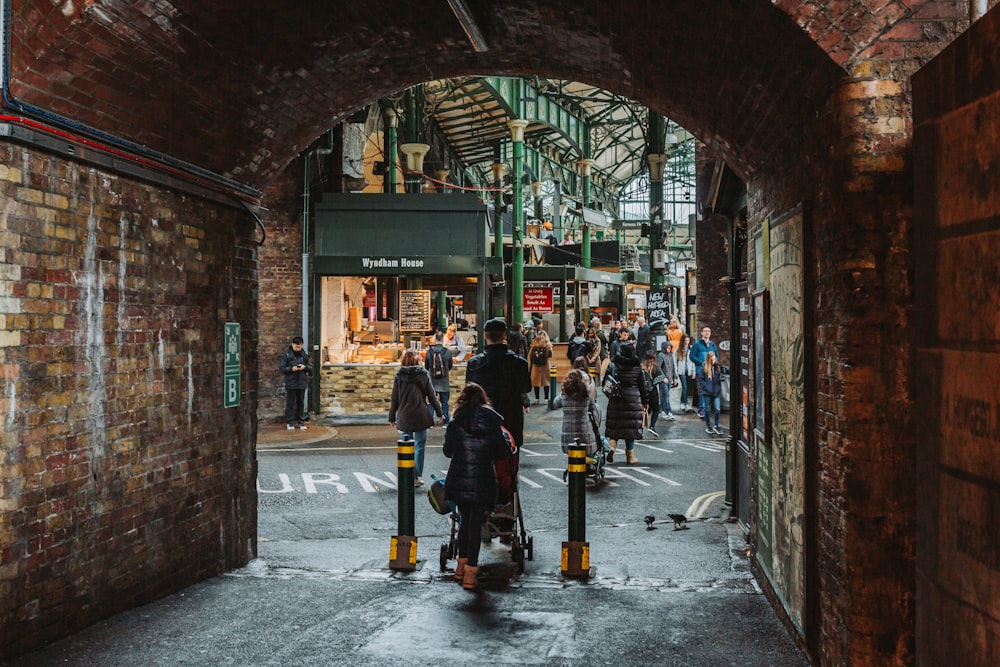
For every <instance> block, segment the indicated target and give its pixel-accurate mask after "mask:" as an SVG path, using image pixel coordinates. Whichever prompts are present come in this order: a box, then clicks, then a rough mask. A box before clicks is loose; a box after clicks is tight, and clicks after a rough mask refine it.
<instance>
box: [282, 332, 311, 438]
mask: <svg viewBox="0 0 1000 667" xmlns="http://www.w3.org/2000/svg"><path fill="white" fill-rule="evenodd" d="M302 343H303V341H302V336H295V337H294V338H292V342H291V344H290V345H289V346H288V349H287V350H285V353H284V354H282V355H281V359H280V360H279V361H278V370H280V371H281V373H282V375H284V376H285V424H286V428H287V429H288V430H289V431H293V430H295V425H296V424H298V426H299V429H301V430H303V431H305V430H306V423H305V421H306V405H305V403H306V389H308V388H309V377H310V376H311V375H312V360H311V359H310V358H309V353H307V352H306V351H305V350H303V349H302Z"/></svg>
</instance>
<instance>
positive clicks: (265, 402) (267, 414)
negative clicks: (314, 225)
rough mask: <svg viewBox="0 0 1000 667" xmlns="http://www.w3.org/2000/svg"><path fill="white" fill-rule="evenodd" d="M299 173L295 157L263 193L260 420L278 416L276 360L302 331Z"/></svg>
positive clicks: (280, 387)
mask: <svg viewBox="0 0 1000 667" xmlns="http://www.w3.org/2000/svg"><path fill="white" fill-rule="evenodd" d="M302 171H303V170H302V160H296V161H295V162H293V163H292V164H291V165H289V167H288V168H287V169H286V170H285V171H284V172H283V173H282V174H281V176H280V177H279V178H278V179H277V180H276V181H275V182H274V183H273V184H272V185H271V187H270V188H268V190H267V192H266V193H265V196H264V207H265V208H267V213H266V214H265V215H264V218H263V224H264V229H265V231H266V232H267V237H266V240H265V241H264V245H262V246H261V247H260V250H259V256H260V269H259V271H260V299H259V311H260V320H259V325H260V343H259V352H260V360H261V365H260V378H261V383H260V389H259V391H260V399H259V403H258V405H259V407H258V411H257V415H258V417H259V418H260V419H261V420H264V421H270V420H280V419H283V416H284V412H285V388H284V387H285V384H284V379H283V377H282V375H281V373H280V372H278V359H279V358H280V357H281V355H282V354H283V353H284V352H285V350H286V349H287V348H288V345H289V343H290V342H291V339H292V336H298V335H303V334H302ZM316 196H319V195H318V193H316ZM309 338H311V336H310V337H309Z"/></svg>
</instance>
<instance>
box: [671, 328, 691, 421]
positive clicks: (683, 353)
mask: <svg viewBox="0 0 1000 667" xmlns="http://www.w3.org/2000/svg"><path fill="white" fill-rule="evenodd" d="M690 349H691V336H689V335H687V334H684V335H683V336H681V342H680V345H678V346H677V350H676V352H675V355H674V356H675V357H676V360H677V381H678V384H680V387H681V412H691V410H692V409H693V408H692V407H691V405H690V404H689V403H688V394H690V395H691V398H692V399H693V398H694V394H695V387H694V379H695V371H694V364H693V363H692V362H691V359H690V358H689V355H688V351H689V350H690Z"/></svg>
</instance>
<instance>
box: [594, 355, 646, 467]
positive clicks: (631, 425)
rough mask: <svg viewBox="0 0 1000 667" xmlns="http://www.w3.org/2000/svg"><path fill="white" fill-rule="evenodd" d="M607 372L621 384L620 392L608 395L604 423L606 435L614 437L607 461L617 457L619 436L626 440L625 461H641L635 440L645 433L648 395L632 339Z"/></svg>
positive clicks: (620, 438)
mask: <svg viewBox="0 0 1000 667" xmlns="http://www.w3.org/2000/svg"><path fill="white" fill-rule="evenodd" d="M608 373H611V374H612V375H613V376H614V378H615V379H616V380H618V383H619V384H620V385H621V393H620V394H619V395H618V396H614V397H611V398H609V399H608V419H607V422H606V423H605V427H604V435H605V436H607V437H608V439H609V440H611V451H610V452H609V453H608V461H612V460H614V454H615V449H616V448H617V446H618V440H624V441H625V461H626V462H628V463H638V462H639V460H638V459H637V458H636V455H635V441H636V440H638V439H639V438H641V437H642V415H643V413H644V412H645V408H644V407H643V406H645V405H646V403H647V402H648V395H647V392H646V383H645V382H643V380H642V368H641V367H640V363H639V359H637V358H636V356H635V345H634V344H633V343H632V341H625V342H623V343H622V345H621V346H619V348H618V353H617V354H616V355H615V356H614V358H613V359H612V360H611V365H610V366H608Z"/></svg>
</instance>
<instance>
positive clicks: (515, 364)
mask: <svg viewBox="0 0 1000 667" xmlns="http://www.w3.org/2000/svg"><path fill="white" fill-rule="evenodd" d="M483 337H484V338H485V342H486V348H485V349H484V350H483V351H482V352H480V353H479V354H477V355H476V356H474V357H472V359H470V360H469V365H468V367H467V368H466V372H465V380H466V382H475V383H476V384H478V385H479V386H480V387H482V388H483V389H484V390H485V391H486V396H487V397H488V398H489V400H490V404H491V405H492V406H493V409H494V410H496V411H497V412H499V413H500V416H501V417H503V421H504V426H506V427H507V430H508V431H510V433H511V435H513V436H514V440H515V442H516V444H517V446H518V447H520V446H521V445H522V444H523V443H524V411H525V410H526V409H527V408H528V400H529V399H528V393H529V392H530V391H531V373H530V372H529V371H528V362H527V360H526V359H525V358H524V357H522V356H519V355H517V354H514V353H513V352H511V351H510V350H509V349H508V348H507V323H506V322H504V320H503V319H502V318H499V317H497V318H494V319H492V320H489V321H488V322H486V324H484V325H483Z"/></svg>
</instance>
